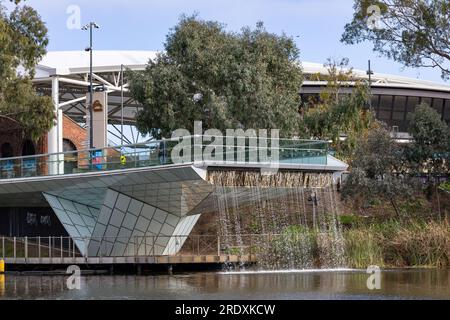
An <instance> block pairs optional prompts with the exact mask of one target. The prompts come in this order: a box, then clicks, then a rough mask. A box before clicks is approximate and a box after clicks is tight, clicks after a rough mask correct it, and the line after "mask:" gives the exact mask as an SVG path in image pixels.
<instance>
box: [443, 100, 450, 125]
mask: <svg viewBox="0 0 450 320" xmlns="http://www.w3.org/2000/svg"><path fill="white" fill-rule="evenodd" d="M444 120H445V121H447V124H448V125H450V100H445V107H444Z"/></svg>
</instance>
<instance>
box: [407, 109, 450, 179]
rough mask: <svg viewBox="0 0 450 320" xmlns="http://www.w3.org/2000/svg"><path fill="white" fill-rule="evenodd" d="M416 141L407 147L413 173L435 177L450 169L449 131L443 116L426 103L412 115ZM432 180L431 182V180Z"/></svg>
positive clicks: (410, 120) (410, 118) (410, 124)
mask: <svg viewBox="0 0 450 320" xmlns="http://www.w3.org/2000/svg"><path fill="white" fill-rule="evenodd" d="M408 120H409V130H410V134H411V135H412V136H413V138H414V142H413V143H412V144H409V145H408V146H407V148H406V156H407V160H408V161H409V164H410V167H411V169H412V170H413V171H414V172H417V173H427V174H428V177H429V180H431V178H432V177H433V176H439V175H445V174H448V173H449V172H450V163H449V160H450V151H449V150H450V130H449V128H448V126H447V124H446V123H445V122H444V121H442V120H441V117H440V115H439V114H438V113H437V112H436V110H434V109H433V108H431V107H429V106H428V105H426V104H421V105H419V106H417V108H416V109H415V111H414V113H412V114H410V116H409V118H408ZM431 182H432V181H431Z"/></svg>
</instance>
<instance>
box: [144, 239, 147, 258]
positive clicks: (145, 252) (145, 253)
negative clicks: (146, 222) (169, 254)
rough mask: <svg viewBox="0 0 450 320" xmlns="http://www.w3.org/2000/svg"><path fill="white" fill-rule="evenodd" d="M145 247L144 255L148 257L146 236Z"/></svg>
mask: <svg viewBox="0 0 450 320" xmlns="http://www.w3.org/2000/svg"><path fill="white" fill-rule="evenodd" d="M144 246H145V249H144V255H145V256H146V257H147V237H146V236H144Z"/></svg>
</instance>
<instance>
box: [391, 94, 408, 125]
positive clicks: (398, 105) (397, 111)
mask: <svg viewBox="0 0 450 320" xmlns="http://www.w3.org/2000/svg"><path fill="white" fill-rule="evenodd" d="M405 107H406V97H404V96H396V97H395V99H394V112H393V114H392V119H394V120H403V119H404V117H405Z"/></svg>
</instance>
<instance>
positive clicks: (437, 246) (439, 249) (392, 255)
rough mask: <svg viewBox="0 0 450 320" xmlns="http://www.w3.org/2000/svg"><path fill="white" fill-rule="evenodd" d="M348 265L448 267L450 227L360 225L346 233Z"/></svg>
mask: <svg viewBox="0 0 450 320" xmlns="http://www.w3.org/2000/svg"><path fill="white" fill-rule="evenodd" d="M344 239H345V253H346V257H347V261H348V265H349V266H350V267H353V268H366V267H367V266H369V265H378V266H383V267H419V266H429V267H449V266H450V226H449V224H448V223H447V222H437V221H433V220H429V221H423V220H407V221H401V222H400V221H398V220H389V221H383V222H377V221H370V222H368V221H365V222H357V223H354V224H352V225H351V226H349V227H347V228H345V230H344Z"/></svg>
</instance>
